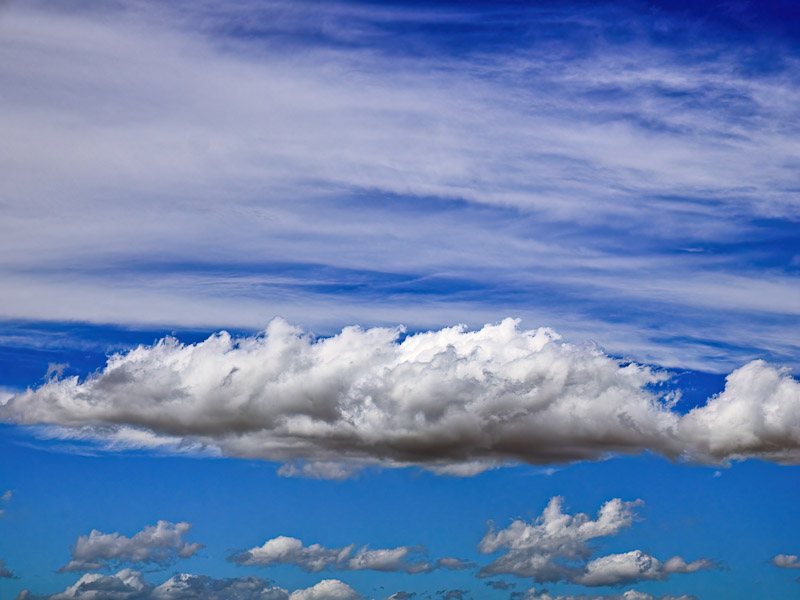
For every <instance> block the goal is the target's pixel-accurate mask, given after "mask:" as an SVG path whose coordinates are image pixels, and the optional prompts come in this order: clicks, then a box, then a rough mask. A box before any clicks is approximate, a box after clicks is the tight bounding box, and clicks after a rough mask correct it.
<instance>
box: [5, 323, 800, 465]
mask: <svg viewBox="0 0 800 600" xmlns="http://www.w3.org/2000/svg"><path fill="white" fill-rule="evenodd" d="M401 337H402V330H401V329H388V328H374V329H368V330H362V329H359V328H357V327H347V328H345V329H344V330H343V331H342V332H341V333H339V334H338V335H335V336H332V337H329V338H324V339H315V338H314V337H313V336H311V335H308V334H304V333H303V332H302V331H300V330H298V329H296V328H294V327H292V326H291V325H289V324H288V323H286V322H285V321H282V320H275V321H273V322H272V323H271V324H270V325H269V327H268V328H267V329H266V331H265V332H264V333H263V334H262V335H257V336H252V337H242V338H238V339H234V338H232V337H231V336H230V335H228V334H227V333H225V332H222V333H219V334H216V335H213V336H211V337H210V338H208V339H207V340H205V341H203V342H200V343H197V344H182V343H180V342H178V341H177V340H175V339H172V338H165V339H163V340H161V341H160V342H158V343H156V344H154V345H152V346H140V347H138V348H136V349H134V350H131V351H130V352H127V353H124V354H117V355H114V356H112V357H110V358H109V360H108V363H107V364H106V366H105V368H103V369H102V370H100V371H98V372H97V373H96V374H94V375H92V376H90V377H88V378H87V379H85V380H83V381H81V380H79V379H78V378H77V377H71V378H64V379H53V380H50V381H48V382H46V383H44V384H43V385H41V386H40V387H39V388H37V389H33V390H28V391H26V392H23V393H20V394H17V395H15V396H13V397H11V398H10V399H8V400H7V401H6V402H5V403H4V404H3V405H0V420H3V421H6V422H12V423H18V424H25V425H34V424H49V425H53V426H60V427H61V429H60V430H59V433H58V434H57V435H61V436H71V437H76V436H77V437H86V438H90V439H95V440H105V442H106V443H111V444H115V445H121V446H123V447H128V446H164V447H170V448H177V447H187V446H188V447H191V448H196V447H199V446H204V447H206V448H211V449H214V450H216V451H219V452H221V453H223V454H225V455H227V456H236V457H246V458H260V459H266V460H271V461H279V462H283V463H285V465H284V468H283V469H282V473H283V474H287V475H292V474H305V475H312V476H319V477H346V476H348V475H349V474H351V473H352V472H353V471H355V470H357V469H358V468H360V467H362V466H364V465H369V464H381V465H384V466H404V465H409V464H417V465H423V466H425V467H427V468H430V469H433V470H437V471H439V472H444V473H449V474H456V475H470V474H474V473H477V472H480V471H481V470H483V469H486V468H490V467H492V466H495V465H498V464H501V463H503V462H506V461H523V462H528V463H535V464H542V463H553V462H569V461H575V460H584V459H597V458H602V457H604V456H606V455H608V454H610V453H628V454H633V453H639V452H642V451H646V450H650V451H653V452H656V453H659V454H661V455H664V456H666V457H669V458H671V459H689V460H693V461H699V462H720V461H726V460H730V459H738V458H746V457H753V456H754V457H760V458H764V459H768V460H775V461H778V462H789V463H797V462H800V384H798V382H797V381H796V380H794V379H793V378H792V377H791V376H790V375H789V374H788V373H786V372H783V371H780V370H778V369H775V368H773V367H771V366H769V365H767V364H766V363H764V362H762V361H754V362H751V363H749V364H747V365H745V366H744V367H742V368H741V369H739V370H738V371H736V372H734V373H732V374H731V375H730V376H729V377H728V381H727V386H726V388H725V391H724V392H722V393H721V394H720V395H719V396H717V397H714V398H712V399H710V400H709V401H708V403H707V404H706V405H705V406H702V407H699V408H696V409H694V410H692V411H691V412H690V413H689V414H687V415H685V416H682V415H681V414H679V413H678V412H677V411H676V410H675V409H674V401H675V398H674V397H672V396H670V395H669V394H661V393H658V392H656V391H654V390H655V389H658V384H659V383H660V382H662V381H664V380H665V379H666V375H665V374H664V373H661V372H657V371H654V370H652V369H649V368H647V367H644V366H639V365H636V364H628V363H624V362H621V361H619V360H616V359H614V358H611V357H609V356H607V355H606V354H604V353H603V352H602V351H600V350H599V349H597V348H596V347H593V346H576V345H571V344H566V343H563V342H562V341H561V340H560V339H559V336H558V335H557V334H555V333H554V332H553V331H551V330H549V329H538V330H532V331H523V330H520V329H519V328H518V326H517V322H516V321H514V320H511V319H507V320H505V321H503V322H502V323H500V324H497V325H486V326H485V327H483V328H482V329H480V330H478V331H467V330H466V329H465V328H463V327H452V328H445V329H442V330H438V331H430V332H427V333H419V334H416V335H411V336H408V337H405V338H404V339H402V341H400V338H401Z"/></svg>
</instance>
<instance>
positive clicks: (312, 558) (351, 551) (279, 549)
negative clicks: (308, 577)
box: [231, 536, 452, 573]
mask: <svg viewBox="0 0 800 600" xmlns="http://www.w3.org/2000/svg"><path fill="white" fill-rule="evenodd" d="M419 552H420V549H419V548H412V547H409V546H400V547H398V548H386V549H377V550H370V549H368V548H367V547H363V548H361V549H359V550H355V545H353V544H351V545H350V546H346V547H344V548H334V549H329V548H325V547H324V546H321V545H319V544H312V545H310V546H304V545H303V542H302V541H301V540H298V539H297V538H292V537H286V536H279V537H276V538H273V539H271V540H267V541H266V542H265V543H264V545H263V546H258V547H255V548H251V549H250V550H245V551H243V552H239V553H237V554H234V555H233V556H232V557H231V560H233V561H234V562H236V563H238V564H240V565H245V566H258V567H270V566H274V565H277V564H293V565H297V566H298V567H300V568H301V569H303V570H305V571H309V572H311V573H316V572H319V571H322V570H323V569H329V568H334V569H339V570H345V571H363V570H372V571H385V572H388V571H404V572H406V573H420V572H425V571H430V570H432V569H433V568H434V567H433V566H432V565H430V564H429V563H427V562H425V561H421V560H417V561H413V562H409V561H408V560H407V559H408V558H410V557H412V556H414V555H415V554H418V553H419ZM448 564H450V563H448ZM442 566H445V565H442ZM448 568H452V567H448Z"/></svg>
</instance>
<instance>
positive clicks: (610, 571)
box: [573, 550, 714, 586]
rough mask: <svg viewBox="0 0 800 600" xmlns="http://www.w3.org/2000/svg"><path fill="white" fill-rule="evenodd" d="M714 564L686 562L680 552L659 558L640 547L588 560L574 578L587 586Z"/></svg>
mask: <svg viewBox="0 0 800 600" xmlns="http://www.w3.org/2000/svg"><path fill="white" fill-rule="evenodd" d="M713 567H714V563H713V562H712V561H710V560H707V559H700V560H696V561H693V562H691V563H687V562H686V561H685V560H684V559H683V558H681V557H680V556H674V557H672V558H670V559H669V560H667V561H664V562H661V561H659V560H658V559H656V558H654V557H652V556H650V555H649V554H647V553H645V552H642V551H641V550H633V551H631V552H625V553H623V554H610V555H608V556H602V557H600V558H597V559H595V560H593V561H591V562H590V563H588V564H587V565H586V567H585V570H584V572H583V573H581V574H580V575H579V576H577V577H575V578H574V579H573V581H574V582H575V583H580V584H581V585H586V586H600V585H622V584H626V583H634V582H637V581H646V580H664V579H667V578H668V577H669V576H670V575H671V574H673V573H696V572H698V571H700V570H703V569H711V568H713Z"/></svg>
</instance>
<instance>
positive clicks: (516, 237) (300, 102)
mask: <svg viewBox="0 0 800 600" xmlns="http://www.w3.org/2000/svg"><path fill="white" fill-rule="evenodd" d="M226 6H227V5H226ZM74 8H75V10H71V11H62V10H56V9H54V8H53V7H52V6H47V5H44V4H33V5H29V6H26V7H22V6H18V5H10V6H8V7H4V9H3V20H2V23H1V24H0V27H2V30H3V36H2V46H1V47H2V50H3V52H4V55H5V56H7V57H8V60H6V61H4V63H3V65H2V67H0V84H2V86H3V88H4V89H7V90H9V93H8V94H6V95H4V98H3V100H2V102H3V111H2V117H0V124H2V126H3V129H4V131H6V132H7V135H8V137H9V139H13V140H14V141H15V143H14V144H13V146H11V145H10V146H8V147H7V149H6V150H5V151H3V150H0V169H2V173H3V177H2V179H0V181H2V183H1V184H0V186H2V187H0V191H2V194H3V197H5V198H8V199H9V200H7V206H6V208H5V209H4V217H5V218H4V223H3V226H2V227H4V229H3V230H2V236H0V255H2V256H3V259H2V260H0V272H2V274H3V278H4V282H6V283H7V286H6V287H7V293H6V294H4V298H3V303H2V306H0V314H2V315H4V316H6V317H12V318H18V317H23V318H34V319H53V318H57V319H84V320H87V321H95V322H97V321H103V322H124V323H142V322H148V323H160V324H164V323H170V324H174V323H177V324H190V325H196V324H203V325H206V326H208V325H211V326H220V325H226V326H229V325H237V326H247V327H260V326H262V325H263V323H264V321H265V320H267V319H268V318H271V317H272V316H274V315H275V314H282V315H284V316H286V317H288V318H290V319H292V320H295V321H303V322H305V323H307V324H309V325H314V326H317V325H321V326H325V327H327V328H332V327H337V326H338V327H340V326H341V325H342V324H343V323H350V322H355V320H356V319H358V320H362V321H366V322H369V323H376V322H380V323H386V322H396V321H397V320H398V315H400V320H403V321H405V322H408V323H410V324H411V325H412V326H415V327H433V326H437V327H438V326H442V325H443V324H446V323H449V322H452V320H453V318H454V317H453V315H454V314H455V313H457V316H456V317H455V318H456V320H458V321H465V322H469V323H471V324H473V325H476V324H478V323H480V322H485V321H486V320H495V319H498V318H500V317H501V316H503V315H504V314H508V312H512V313H513V314H521V315H523V316H525V317H526V318H527V319H528V320H529V321H536V322H537V323H546V324H549V325H553V326H556V327H558V328H559V330H562V331H565V332H568V333H570V334H575V335H577V336H579V337H584V338H585V337H599V339H600V341H601V342H602V343H603V345H604V346H605V347H608V348H611V349H613V350H614V351H615V352H618V353H620V354H625V355H632V356H635V357H638V358H639V359H640V360H641V359H646V360H651V359H652V360H655V361H656V362H660V363H661V364H681V365H684V366H687V365H691V366H703V367H705V368H713V369H715V370H720V369H721V368H730V367H731V365H732V364H733V363H734V362H735V361H736V360H737V359H738V361H739V362H740V363H741V362H742V361H743V360H745V359H748V358H753V357H755V356H757V355H759V354H764V355H769V356H774V357H780V358H784V359H786V360H787V361H790V360H791V361H794V360H795V359H794V357H795V356H796V354H797V352H796V350H797V344H796V339H797V335H796V334H797V332H798V327H799V326H800V321H799V320H798V319H799V318H800V316H798V314H797V311H796V306H795V304H793V298H795V297H796V296H797V293H798V289H797V282H796V278H795V277H794V276H793V273H794V271H793V269H794V268H795V267H793V266H792V265H794V264H795V263H794V262H793V261H794V260H795V259H796V256H795V255H796V254H797V253H798V248H797V247H796V244H794V243H793V242H792V241H791V240H792V239H793V238H792V235H791V224H792V222H793V219H796V218H797V216H798V205H797V201H796V193H795V187H796V186H795V173H796V164H797V161H798V150H797V147H796V143H795V141H794V140H795V139H796V134H797V131H796V128H795V127H793V125H792V124H793V123H796V122H797V118H796V117H797V106H798V105H800V103H798V102H797V99H798V96H800V84H798V82H797V81H796V78H795V77H793V72H794V70H793V69H792V65H793V61H794V58H793V56H792V54H791V53H790V52H783V53H782V52H781V51H780V46H779V45H778V46H775V45H774V44H773V45H772V46H771V48H772V52H773V54H774V55H775V60H774V61H773V63H772V68H771V69H769V70H767V69H762V70H758V69H754V68H752V65H751V62H752V57H753V52H754V50H753V48H752V47H750V46H748V47H747V48H740V47H739V46H737V45H736V44H731V43H730V40H726V39H722V38H715V37H714V36H708V35H704V36H700V34H699V33H698V32H697V31H694V30H693V29H692V26H691V24H687V23H684V22H682V21H681V20H680V19H678V18H676V17H674V16H670V15H669V14H660V15H654V14H642V13H637V12H635V11H628V10H626V9H622V8H616V9H611V8H606V9H599V8H598V9H593V10H585V11H581V10H577V11H570V12H569V13H566V12H563V11H552V10H535V9H530V10H526V9H516V10H510V9H509V10H507V11H505V12H504V11H494V12H492V13H491V15H490V16H491V17H492V20H491V22H492V23H493V27H504V28H506V29H508V31H509V35H510V36H511V38H513V43H511V42H509V44H507V45H503V46H502V47H498V46H496V45H492V44H491V43H489V42H486V40H485V39H484V37H483V34H482V33H481V32H483V33H486V34H488V33H489V32H486V31H484V30H483V29H482V28H481V25H480V23H481V17H482V16H485V15H482V14H481V13H480V10H479V9H467V8H451V9H447V10H444V9H441V8H439V9H437V8H419V7H416V8H408V7H399V6H395V7H391V8H386V7H383V8H375V7H366V6H363V5H358V6H357V7H356V6H354V5H351V4H347V3H338V4H328V3H326V4H324V5H318V4H316V3H314V4H292V5H285V4H280V3H277V4H273V3H271V4H270V5H268V6H265V5H261V4H259V5H256V4H251V3H237V4H236V6H235V7H227V8H220V7H219V6H214V5H212V4H210V3H199V4H194V3H192V4H186V3H182V4H180V8H178V7H173V8H168V7H164V6H162V5H158V4H155V3H150V2H139V3H135V4H133V3H130V4H127V5H126V7H125V8H124V9H120V8H119V7H108V6H105V7H101V8H98V7H94V8H89V7H87V6H82V7H77V6H76V7H74ZM484 10H488V9H484ZM604 10H605V11H609V10H612V11H617V12H616V13H614V15H612V16H613V17H614V18H613V19H611V18H608V17H609V15H606V14H605V13H603V11H604ZM476 11H477V12H476ZM598 11H600V12H598ZM601 13H602V14H601ZM245 15H246V16H245ZM610 21H613V22H614V28H615V35H612V32H610V31H609V26H608V23H609V22H610ZM467 23H469V24H471V27H474V31H476V32H477V33H475V34H474V36H473V37H472V38H471V40H472V42H473V43H472V44H471V46H470V49H467V48H465V47H463V46H459V47H458V48H457V49H456V50H455V51H449V52H436V53H433V52H425V51H424V49H425V48H426V47H427V46H426V45H427V44H437V43H438V42H437V40H438V39H439V38H440V37H441V38H442V39H450V38H448V33H447V32H448V31H450V30H451V28H454V27H458V26H463V25H465V24H467ZM522 23H524V24H525V27H524V28H522V29H523V30H525V31H528V32H536V31H545V30H546V31H549V32H558V34H557V35H556V34H552V35H548V36H537V35H520V34H519V31H520V29H519V28H520V24H522ZM410 24H419V25H425V26H426V27H427V29H426V31H432V32H434V33H431V34H430V35H428V36H421V35H418V34H415V33H414V28H413V27H408V26H407V25H410ZM404 26H405V27H404ZM619 28H622V29H623V30H624V31H625V32H626V35H625V36H620V35H619V31H618V30H619ZM664 32H669V36H668V37H669V39H672V40H673V41H674V43H667V42H666V41H665V39H666V38H664V35H665V33H664ZM623 39H624V40H627V41H621V40H623ZM588 40H591V41H588ZM687 40H688V41H691V42H692V43H684V42H686V41H687ZM578 41H581V43H580V44H578V43H577V42H578ZM445 45H447V44H445ZM721 49H722V50H724V52H723V51H721ZM42 57H46V58H47V60H42ZM748 61H751V62H748ZM620 107H624V108H620ZM85 215H90V217H89V218H85ZM745 241H746V242H747V243H746V244H745V243H744V242H745ZM243 256H246V257H248V258H247V262H243V260H242V257H243ZM100 257H102V258H100ZM764 266H767V267H768V270H765V269H764V268H763V267H764ZM309 269H310V270H309ZM767 271H768V272H767ZM754 289H756V290H764V289H769V293H768V294H763V293H754V292H753V291H752V290H754ZM373 290H377V291H373ZM332 293H335V294H336V303H337V306H336V307H332V306H331V302H330V298H331V294H332ZM56 296H57V297H58V298H59V299H60V300H59V303H52V302H48V301H45V299H46V298H51V297H56ZM765 297H768V298H769V301H765V300H764V298H765ZM500 305H502V306H503V307H504V312H503V313H502V314H498V312H497V308H496V307H497V306H500ZM523 312H524V314H523ZM616 314H624V315H626V317H625V318H624V319H618V318H613V315H616ZM609 315H612V317H610V316H609ZM742 315H747V319H745V320H743V319H742V318H741V317H742ZM234 321H235V322H234ZM743 321H746V322H745V323H744V324H743ZM667 331H668V333H666V332H667ZM719 347H724V348H725V352H718V351H717V352H715V348H719ZM723 355H725V356H723Z"/></svg>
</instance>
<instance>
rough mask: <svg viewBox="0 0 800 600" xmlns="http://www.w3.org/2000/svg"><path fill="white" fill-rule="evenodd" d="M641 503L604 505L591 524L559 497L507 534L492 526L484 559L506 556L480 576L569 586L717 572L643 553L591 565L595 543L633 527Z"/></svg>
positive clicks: (703, 564) (483, 544) (700, 563)
mask: <svg viewBox="0 0 800 600" xmlns="http://www.w3.org/2000/svg"><path fill="white" fill-rule="evenodd" d="M641 504H642V502H641V501H635V502H622V501H621V500H620V499H618V498H615V499H613V500H609V501H608V502H606V503H605V504H603V506H602V507H601V508H600V510H599V511H598V512H597V517H596V518H595V519H592V518H591V517H589V516H588V515H586V514H584V513H578V514H576V515H569V514H566V513H564V512H563V509H562V505H563V499H562V498H561V497H558V496H556V497H554V498H552V499H551V500H550V502H549V503H548V505H547V507H546V508H545V509H544V511H543V512H542V515H541V516H540V517H538V518H537V519H536V520H535V521H533V522H532V523H527V522H525V521H521V520H514V521H512V522H511V524H510V525H509V526H508V527H507V528H505V529H501V530H496V529H495V528H494V527H493V526H491V527H490V529H489V531H488V532H487V533H486V535H484V537H483V539H482V540H481V541H480V543H479V545H478V549H479V550H480V551H481V552H482V553H484V554H490V553H494V552H497V551H502V552H503V553H502V554H501V555H500V556H499V557H497V558H496V559H495V560H494V561H492V562H491V563H490V564H488V565H486V566H484V567H482V568H481V570H480V571H479V573H478V576H479V577H491V576H494V575H515V576H517V577H526V578H527V577H530V578H533V580H534V581H536V582H539V583H544V582H554V581H568V582H570V583H577V584H580V585H585V586H601V585H621V584H626V583H635V582H637V581H646V580H663V579H667V578H668V577H669V575H671V574H673V573H695V572H697V571H699V570H702V569H710V568H713V567H714V563H712V562H711V561H709V560H706V559H701V560H696V561H694V562H691V563H687V562H686V561H685V560H684V559H683V558H681V557H680V556H675V557H672V558H670V559H669V560H666V561H664V562H661V561H659V560H658V559H656V558H654V557H652V556H650V555H649V554H647V553H645V552H642V551H641V550H633V551H631V552H627V553H622V554H610V555H607V556H601V557H599V558H595V559H594V560H591V561H590V560H589V558H590V557H591V556H592V554H593V553H594V552H595V551H596V549H595V547H594V546H593V545H591V543H592V542H593V541H594V540H596V539H598V538H603V537H608V536H614V535H617V534H618V533H619V532H620V531H621V530H622V529H625V528H628V527H630V526H631V524H632V523H633V521H634V519H635V517H636V514H635V509H636V507H638V506H640V505H641Z"/></svg>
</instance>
